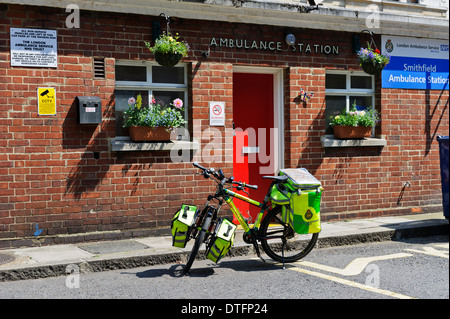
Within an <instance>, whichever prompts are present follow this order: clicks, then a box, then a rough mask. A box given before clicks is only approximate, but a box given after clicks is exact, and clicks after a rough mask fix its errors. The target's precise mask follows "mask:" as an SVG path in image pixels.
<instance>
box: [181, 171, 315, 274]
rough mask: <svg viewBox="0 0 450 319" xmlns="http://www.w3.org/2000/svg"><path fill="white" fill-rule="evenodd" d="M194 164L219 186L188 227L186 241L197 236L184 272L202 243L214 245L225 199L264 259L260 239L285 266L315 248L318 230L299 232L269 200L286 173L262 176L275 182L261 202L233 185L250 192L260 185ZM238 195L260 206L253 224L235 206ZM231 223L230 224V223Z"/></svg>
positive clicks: (277, 206)
mask: <svg viewBox="0 0 450 319" xmlns="http://www.w3.org/2000/svg"><path fill="white" fill-rule="evenodd" d="M193 165H194V166H195V167H197V168H199V169H200V170H201V171H202V172H201V173H196V175H197V174H199V175H203V177H204V178H210V179H212V180H213V181H215V182H216V184H217V188H216V191H215V193H214V195H213V194H210V195H209V196H208V199H207V201H206V205H205V207H204V209H203V210H201V211H200V210H198V211H197V212H196V214H195V217H194V222H193V225H192V226H191V227H190V228H189V231H187V232H186V233H187V239H186V242H187V241H189V240H190V239H194V240H195V242H194V246H193V248H192V250H191V253H190V255H189V257H188V260H187V263H186V265H185V267H184V273H185V274H186V273H188V272H189V270H190V269H191V267H192V264H193V262H194V260H195V258H196V256H197V253H198V251H199V248H200V246H201V244H202V243H206V246H207V247H211V242H210V241H211V239H212V238H213V237H214V236H213V233H214V230H215V229H216V227H218V226H219V224H218V223H219V222H220V219H219V218H218V214H219V212H220V209H221V208H222V205H223V204H224V202H225V203H227V204H228V205H229V207H230V209H231V211H232V212H233V215H234V216H235V218H236V219H237V221H238V222H239V224H240V225H241V226H242V228H243V230H244V234H243V239H244V242H245V243H247V244H252V245H253V247H254V249H255V251H256V254H257V256H258V257H259V258H260V259H261V260H262V261H263V262H265V260H264V259H263V258H262V257H261V251H260V248H259V244H258V243H261V247H262V249H263V250H264V252H265V253H266V254H267V255H268V256H269V257H270V258H272V259H273V260H275V261H278V262H282V263H283V267H284V263H286V262H287V263H290V262H294V261H297V260H299V259H301V258H303V257H305V256H306V255H308V254H309V253H310V252H311V250H312V249H313V248H314V246H315V244H316V242H317V238H318V235H319V233H318V232H316V233H311V234H304V235H300V234H297V233H296V232H295V231H294V229H293V228H292V227H291V224H289V223H287V222H285V221H283V220H284V217H283V216H282V206H279V205H272V204H271V203H270V192H271V189H272V187H273V186H274V185H277V184H283V183H285V182H286V181H287V179H288V177H287V176H286V175H283V176H263V178H265V179H271V180H272V182H271V185H270V187H269V190H268V192H267V194H266V195H265V197H264V200H263V202H258V201H256V200H254V199H251V198H249V197H246V196H244V195H241V194H239V193H236V192H234V191H233V190H232V189H233V188H236V190H237V191H244V192H245V193H246V194H247V195H248V192H247V191H246V190H245V189H246V188H250V189H257V188H258V186H257V185H250V184H247V183H245V182H241V181H239V182H238V181H234V178H233V177H230V178H227V177H225V175H224V173H223V171H222V170H218V171H215V170H214V169H213V168H210V169H207V168H205V167H203V166H201V165H199V164H198V163H193ZM226 186H231V189H229V188H226ZM235 198H237V199H239V200H242V201H245V202H247V203H250V204H251V205H254V206H257V207H259V208H260V209H261V211H260V212H259V214H258V216H257V218H256V221H255V223H254V224H253V225H251V224H250V225H249V223H248V220H246V219H245V218H244V216H243V215H242V214H241V212H240V211H239V209H238V208H237V207H236V205H235V204H234V202H233V199H235ZM212 201H216V202H217V205H216V207H214V206H213V205H211V202H212ZM272 206H274V207H272ZM228 227H229V228H231V226H228ZM229 230H230V229H228V232H229Z"/></svg>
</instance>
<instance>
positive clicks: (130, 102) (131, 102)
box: [128, 97, 136, 105]
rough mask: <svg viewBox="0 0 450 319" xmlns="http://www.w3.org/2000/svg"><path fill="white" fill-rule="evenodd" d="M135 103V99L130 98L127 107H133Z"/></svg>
mask: <svg viewBox="0 0 450 319" xmlns="http://www.w3.org/2000/svg"><path fill="white" fill-rule="evenodd" d="M135 103H136V99H135V98H134V97H130V98H129V99H128V105H134V104H135Z"/></svg>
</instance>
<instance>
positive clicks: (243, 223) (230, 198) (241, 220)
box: [223, 188, 264, 233]
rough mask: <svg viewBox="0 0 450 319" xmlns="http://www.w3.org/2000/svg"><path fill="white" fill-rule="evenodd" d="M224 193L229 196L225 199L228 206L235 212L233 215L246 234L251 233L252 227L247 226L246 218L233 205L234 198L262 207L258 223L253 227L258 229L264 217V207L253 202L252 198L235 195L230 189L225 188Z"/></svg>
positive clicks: (257, 219)
mask: <svg viewBox="0 0 450 319" xmlns="http://www.w3.org/2000/svg"><path fill="white" fill-rule="evenodd" d="M223 191H224V192H225V193H226V194H227V195H229V196H226V197H224V199H225V201H226V202H227V204H228V205H229V206H230V208H231V211H232V212H233V215H234V216H235V217H236V219H237V220H238V221H239V224H241V226H242V228H243V229H244V231H245V232H246V233H249V232H250V226H249V225H248V224H247V222H246V221H245V220H244V216H242V214H241V212H240V211H239V209H238V208H237V207H236V205H235V204H234V203H233V197H236V198H238V199H240V200H243V201H244V202H247V203H250V204H252V205H254V206H257V207H261V211H260V212H259V214H258V217H257V218H256V222H255V224H254V225H253V228H256V229H258V228H259V225H260V224H261V220H262V217H263V215H264V205H263V204H262V203H260V202H258V201H256V200H253V199H251V198H248V197H246V196H243V195H241V194H238V193H235V192H233V191H231V190H229V189H226V188H224V189H223Z"/></svg>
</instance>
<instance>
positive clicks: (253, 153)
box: [233, 73, 275, 222]
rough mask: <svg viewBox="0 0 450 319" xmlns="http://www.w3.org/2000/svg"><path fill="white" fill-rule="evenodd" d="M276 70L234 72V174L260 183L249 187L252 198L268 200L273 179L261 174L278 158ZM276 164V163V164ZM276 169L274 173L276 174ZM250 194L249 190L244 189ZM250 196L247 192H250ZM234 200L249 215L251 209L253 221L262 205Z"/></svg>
mask: <svg viewBox="0 0 450 319" xmlns="http://www.w3.org/2000/svg"><path fill="white" fill-rule="evenodd" d="M273 81H274V77H273V75H272V74H255V73H234V74H233V121H234V128H235V130H234V133H235V135H234V139H233V154H234V156H233V174H234V179H235V180H236V181H243V182H247V183H249V184H253V185H258V189H257V190H253V189H249V190H248V192H249V194H250V198H252V199H255V200H257V201H259V202H262V201H263V200H264V196H265V195H266V193H267V188H268V187H269V185H270V181H269V180H266V179H262V178H261V176H263V175H268V173H267V171H265V172H264V174H262V173H261V169H260V168H261V167H262V166H266V167H267V166H269V165H270V163H273V162H269V161H273V160H274V155H275V154H271V153H274V152H273V149H274V147H273V145H272V147H271V143H272V144H273V143H275V141H274V140H271V134H270V129H271V128H273V127H274V105H273V94H274V93H273V85H274V82H273ZM272 165H273V164H272ZM273 173H274V172H272V173H271V174H273ZM242 194H243V195H246V194H245V193H242ZM246 196H247V195H246ZM234 203H235V204H236V206H237V207H238V208H239V210H240V211H241V213H242V214H243V215H244V217H246V216H247V215H248V212H249V213H250V216H251V219H252V220H253V222H254V221H255V220H256V216H257V214H258V213H259V211H260V209H259V208H257V207H255V206H253V205H250V204H248V203H246V202H243V201H241V200H238V199H235V200H234Z"/></svg>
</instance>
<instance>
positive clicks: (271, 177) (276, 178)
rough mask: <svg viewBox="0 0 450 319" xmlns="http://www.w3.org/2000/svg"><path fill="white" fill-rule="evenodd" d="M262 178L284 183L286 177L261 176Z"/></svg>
mask: <svg viewBox="0 0 450 319" xmlns="http://www.w3.org/2000/svg"><path fill="white" fill-rule="evenodd" d="M262 178H266V179H271V180H274V181H277V182H285V181H286V180H287V179H288V177H287V175H281V176H263V177H262Z"/></svg>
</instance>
